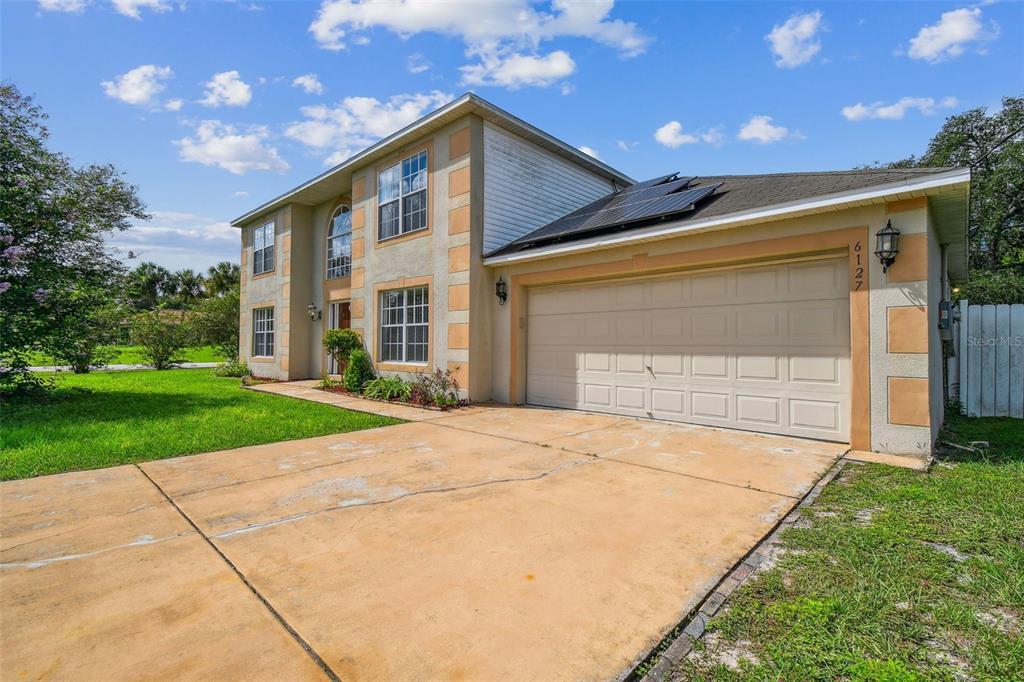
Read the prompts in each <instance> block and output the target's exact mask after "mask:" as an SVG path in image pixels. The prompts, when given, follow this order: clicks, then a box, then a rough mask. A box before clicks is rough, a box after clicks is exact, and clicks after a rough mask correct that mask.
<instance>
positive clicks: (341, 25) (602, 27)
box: [309, 0, 651, 87]
mask: <svg viewBox="0 0 1024 682" xmlns="http://www.w3.org/2000/svg"><path fill="white" fill-rule="evenodd" d="M614 4H615V3H614V0H594V1H592V2H575V1H573V0H552V2H551V6H550V11H544V10H543V9H540V8H538V7H537V6H536V3H534V2H533V1H532V0H504V1H502V2H435V1H433V0H398V1H397V2H396V0H363V1H362V2H357V1H356V0H323V2H322V3H321V5H320V10H319V12H318V13H317V16H316V19H315V20H314V21H313V23H312V24H311V25H310V27H309V30H310V32H311V33H312V34H313V37H314V38H315V39H316V41H317V42H318V43H319V44H320V46H321V47H323V48H325V49H328V50H343V49H346V48H347V46H348V43H354V44H360V43H363V42H366V40H367V36H366V33H365V32H366V31H369V30H372V29H374V28H383V29H385V30H389V31H391V32H393V33H396V34H398V35H399V36H402V37H403V38H405V37H409V36H412V35H415V34H418V33H426V32H429V33H440V34H444V35H449V36H456V37H458V38H460V39H462V41H463V42H464V43H465V45H466V54H467V56H469V57H476V58H479V60H480V61H479V63H477V64H472V65H469V66H467V67H464V68H463V74H464V78H465V79H466V81H465V82H467V83H471V84H486V85H501V84H503V82H506V81H507V82H508V83H510V84H511V86H510V87H520V86H521V85H536V84H542V85H549V84H550V83H551V82H553V80H552V77H551V76H550V75H549V76H546V77H544V76H541V77H534V76H530V75H528V76H527V77H524V78H517V77H514V76H511V77H506V78H504V79H503V78H502V77H500V72H501V70H502V69H504V71H505V72H507V71H510V70H515V69H524V70H528V71H534V72H535V71H537V70H541V72H542V73H550V72H552V71H554V72H564V71H566V70H567V68H568V70H569V73H571V72H572V69H574V68H575V64H574V63H573V62H572V59H571V58H569V55H568V53H565V52H564V51H558V52H552V53H550V54H549V55H547V56H546V57H541V56H539V53H538V50H539V46H540V43H542V42H543V41H546V40H551V39H554V38H558V37H575V38H587V39H590V40H593V41H595V42H597V43H600V44H602V45H607V46H609V47H611V48H613V49H615V50H617V51H618V52H619V54H620V55H621V56H623V57H635V56H637V55H639V54H641V53H643V52H644V51H645V50H646V49H647V45H648V44H649V43H650V41H651V39H650V37H648V36H647V35H645V34H643V33H642V32H641V31H640V30H639V29H638V28H637V26H636V24H634V23H632V22H627V21H622V20H621V19H612V18H610V17H609V14H610V13H611V11H612V9H613V7H614ZM563 54H564V55H565V56H564V57H562V55H563ZM553 55H554V56H553ZM569 64H572V67H571V68H570V67H569V66H568V65H569ZM466 69H469V71H468V72H467V70H466ZM496 71H498V72H499V75H498V76H495V77H492V76H491V74H492V73H493V72H496ZM467 74H468V75H467ZM554 80H557V78H554Z"/></svg>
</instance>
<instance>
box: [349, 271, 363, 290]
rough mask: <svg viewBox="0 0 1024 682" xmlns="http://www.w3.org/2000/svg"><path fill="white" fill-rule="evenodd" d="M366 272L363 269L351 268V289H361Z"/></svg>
mask: <svg viewBox="0 0 1024 682" xmlns="http://www.w3.org/2000/svg"><path fill="white" fill-rule="evenodd" d="M365 274H366V270H365V269H364V268H352V288H353V289H362V288H363V285H364V284H365V281H364V275H365Z"/></svg>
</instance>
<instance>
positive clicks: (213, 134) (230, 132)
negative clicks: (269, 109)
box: [175, 120, 290, 175]
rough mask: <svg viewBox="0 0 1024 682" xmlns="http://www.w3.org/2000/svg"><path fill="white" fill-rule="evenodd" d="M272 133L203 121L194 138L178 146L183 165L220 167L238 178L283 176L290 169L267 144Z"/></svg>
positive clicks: (184, 139) (185, 138) (262, 127)
mask: <svg viewBox="0 0 1024 682" xmlns="http://www.w3.org/2000/svg"><path fill="white" fill-rule="evenodd" d="M269 137H270V131H269V130H268V129H267V127H266V126H249V127H247V128H245V129H243V130H239V129H238V128H236V127H235V126H233V125H230V124H227V123H222V122H221V121H215V120H210V121H202V122H201V123H200V124H199V125H198V127H197V128H196V133H195V137H184V138H182V139H180V140H177V141H176V142H175V144H176V145H178V147H179V156H180V158H181V160H182V161H189V162H194V163H201V164H203V165H204V166H217V167H219V168H223V169H224V170H226V171H229V172H231V173H234V174H236V175H242V174H244V173H247V172H249V171H275V172H278V173H283V172H285V171H286V170H288V169H289V168H290V166H289V165H288V162H286V161H285V160H284V159H282V158H281V157H280V155H279V154H278V153H277V149H275V148H274V147H272V146H270V145H268V144H266V142H267V140H268V139H269Z"/></svg>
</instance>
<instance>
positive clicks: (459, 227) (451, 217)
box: [448, 204, 469, 235]
mask: <svg viewBox="0 0 1024 682" xmlns="http://www.w3.org/2000/svg"><path fill="white" fill-rule="evenodd" d="M463 232H469V204H466V205H465V206H459V207H458V208H453V209H452V210H450V211H448V234H449V235H453V234H462V233H463Z"/></svg>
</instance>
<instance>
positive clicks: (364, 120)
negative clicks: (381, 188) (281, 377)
mask: <svg viewBox="0 0 1024 682" xmlns="http://www.w3.org/2000/svg"><path fill="white" fill-rule="evenodd" d="M0 22H2V36H0V37H2V48H0V49H2V53H0V56H2V64H0V71H2V75H3V78H4V79H5V80H10V81H12V82H14V83H15V84H16V85H17V86H18V87H19V88H20V89H21V90H22V91H23V92H25V93H28V94H32V95H34V96H35V97H36V99H37V102H38V103H39V104H40V105H41V106H42V107H43V108H44V109H45V110H46V111H47V112H48V113H49V114H50V121H49V126H50V129H51V132H52V138H51V143H52V145H53V146H54V147H55V148H56V149H59V150H61V151H64V152H66V153H68V154H69V155H71V156H72V157H73V159H74V160H75V161H76V162H77V163H87V162H111V163H114V164H116V165H117V166H118V167H120V168H121V169H122V170H124V171H125V172H126V173H127V176H128V178H129V179H130V180H131V181H132V182H133V183H135V184H136V185H138V186H139V189H140V192H141V195H142V198H143V200H144V201H145V202H146V204H147V205H148V206H149V209H150V211H151V212H153V213H154V219H153V220H152V221H150V222H149V223H147V224H143V225H140V226H138V227H137V228H136V229H133V230H132V231H130V232H128V233H125V234H119V235H117V236H116V237H114V238H113V239H112V240H111V241H112V243H113V244H114V245H115V246H116V247H117V248H119V249H122V250H128V249H131V250H133V251H136V252H141V259H143V260H154V261H156V262H158V263H161V264H163V265H166V266H168V267H171V268H183V267H193V268H205V267H207V266H208V265H210V264H212V263H214V262H216V261H218V260H224V259H227V260H234V261H237V260H238V236H237V232H235V231H233V230H232V229H231V228H229V227H227V222H228V221H229V220H230V219H231V218H233V217H235V216H237V215H239V214H241V213H243V212H244V211H246V210H248V209H249V208H252V207H253V206H255V205H257V204H259V203H261V202H262V201H264V200H266V199H269V198H271V197H272V196H275V195H277V194H280V193H281V192H282V191H284V190H286V189H289V188H290V187H292V186H294V185H296V184H298V183H300V182H302V181H304V180H306V179H308V178H309V177H311V176H313V175H315V174H317V173H320V172H322V171H323V170H325V169H326V168H328V167H329V166H330V165H331V163H332V162H337V161H339V160H341V159H343V158H345V156H346V155H349V154H352V153H354V152H356V151H359V149H361V148H363V147H365V146H367V145H368V144H371V143H372V142H373V141H375V140H376V139H379V138H380V137H381V136H383V135H385V134H387V133H389V132H391V131H392V130H394V129H397V128H398V127H401V126H402V125H405V124H406V123H408V122H410V121H412V120H414V119H415V118H418V117H419V116H420V115H422V114H423V113H426V112H427V111H429V110H430V109H433V108H435V107H436V106H438V105H439V104H441V103H443V102H444V101H446V100H447V99H449V98H451V97H454V96H457V95H459V94H461V93H462V92H465V91H467V90H472V91H474V92H476V93H478V94H480V95H481V96H483V97H485V98H487V99H489V100H491V101H493V102H495V103H496V104H498V105H499V106H501V107H503V108H505V109H507V110H508V111H510V112H512V113H514V114H516V115H518V116H520V117H522V118H524V119H526V120H527V121H530V122H531V123H533V124H535V125H537V126H539V127H541V128H543V129H545V130H547V131H548V132H550V133H552V134H554V135H556V136H558V137H560V138H562V139H563V140H565V141H566V142H569V143H570V144H573V145H576V146H579V147H581V148H582V147H586V148H587V149H589V150H590V151H591V152H592V153H595V154H597V155H598V156H599V157H600V158H601V159H602V160H604V161H605V162H607V163H609V164H611V165H612V166H615V167H617V168H619V169H620V170H622V171H624V172H626V173H628V174H629V175H632V176H633V177H636V178H638V179H642V178H647V177H650V176H654V175H658V174H661V173H666V172H671V171H681V172H684V173H687V174H693V175H701V174H706V175H710V174H720V173H741V174H742V173H763V172H781V171H807V170H823V169H843V168H850V167H853V166H856V165H859V164H865V163H871V162H874V161H886V160H892V159H897V158H901V157H904V156H907V155H909V154H913V153H920V152H922V151H923V150H924V147H925V145H926V144H927V141H928V139H929V138H930V137H931V136H932V135H933V134H934V132H935V131H936V130H937V129H938V128H939V126H940V125H941V123H942V120H943V118H944V117H945V116H947V115H949V114H951V113H955V112H958V111H962V110H964V109H967V108H971V107H976V106H986V107H989V108H998V106H999V101H1000V98H1001V97H1002V96H1005V95H1014V94H1016V95H1020V94H1022V93H1024V4H1022V3H1000V2H997V3H990V4H984V3H983V4H965V3H945V2H913V3H834V2H818V3H791V2H770V3H768V2H764V3H742V2H716V3H710V2H708V3H682V2H618V3H613V2H612V0H599V1H597V2H589V3H571V2H569V1H568V0H554V2H540V3H534V2H529V0H507V1H506V2H501V3H484V2H476V3H459V2H445V3H433V2H427V1H425V0H424V1H421V2H415V1H413V0H407V1H406V2H397V1H396V0H388V1H386V2H385V1H383V0H366V1H365V2H362V3H355V2H351V0H324V1H323V2H262V1H261V0H248V1H240V2H197V1H194V0H190V1H187V2H175V1H174V0H38V2H35V1H33V2H30V1H28V0H22V1H20V2H5V3H3V4H2V5H0ZM303 77H305V78H303Z"/></svg>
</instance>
